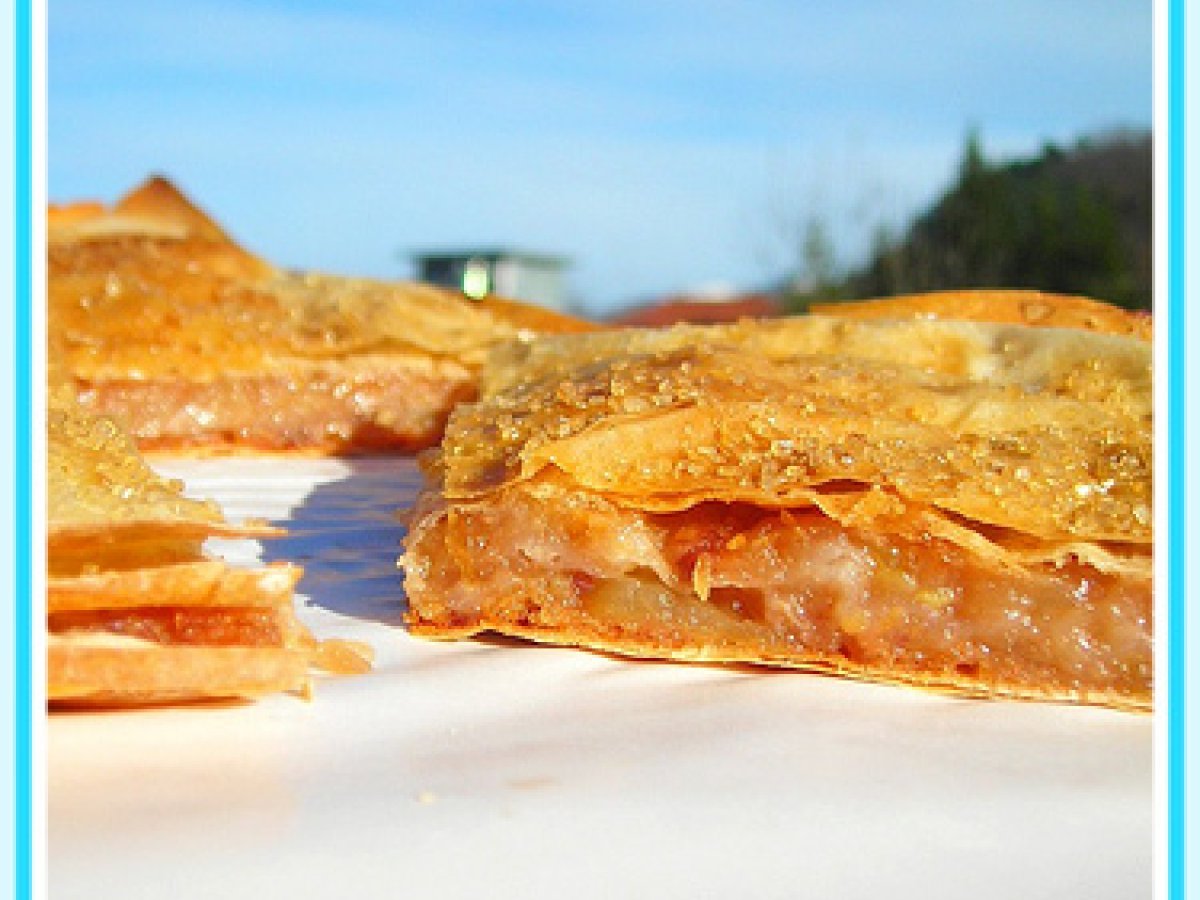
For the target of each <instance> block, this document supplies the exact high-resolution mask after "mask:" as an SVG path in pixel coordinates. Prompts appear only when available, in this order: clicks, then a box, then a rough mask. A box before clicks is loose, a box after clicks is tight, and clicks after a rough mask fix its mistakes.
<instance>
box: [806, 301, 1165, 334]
mask: <svg viewBox="0 0 1200 900" xmlns="http://www.w3.org/2000/svg"><path fill="white" fill-rule="evenodd" d="M809 311H810V312H812V313H814V314H816V315H825V316H839V317H846V318H854V319H907V318H928V319H954V320H958V321H966V322H996V323H1003V324H1010V325H1028V326H1031V327H1036V328H1074V329H1078V330H1082V331H1096V332H1100V333H1102V334H1119V335H1125V336H1128V337H1135V338H1137V339H1139V340H1143V341H1150V340H1151V339H1152V337H1153V320H1152V319H1151V317H1150V315H1149V313H1145V312H1137V311H1131V310H1126V309H1122V308H1120V307H1118V306H1113V305H1112V304H1109V303H1103V302H1101V301H1099V300H1092V299H1091V298H1090V297H1078V296H1073V295H1067V294H1051V293H1045V292H1043V291H1012V290H990V291H989V290H976V291H937V292H933V293H927V294H908V295H904V296H897V297H885V298H881V299H878V300H863V301H856V302H852V303H816V304H813V305H812V306H811V307H810V308H809Z"/></svg>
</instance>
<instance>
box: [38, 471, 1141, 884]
mask: <svg viewBox="0 0 1200 900" xmlns="http://www.w3.org/2000/svg"><path fill="white" fill-rule="evenodd" d="M159 467H160V468H161V469H163V470H164V471H166V472H167V473H168V474H172V475H176V476H178V477H181V478H183V479H184V480H185V482H186V483H187V485H188V488H189V491H190V492H192V493H195V494H197V495H201V496H209V497H213V498H215V499H217V500H218V501H220V502H221V503H223V504H224V506H225V508H226V510H227V512H228V514H229V515H230V516H231V517H233V518H242V517H246V516H260V517H267V518H270V519H272V520H275V521H278V522H281V523H284V524H286V525H287V526H288V527H289V528H290V529H291V532H290V534H289V536H288V537H286V538H284V539H281V540H277V541H272V542H269V543H268V544H267V545H265V546H260V545H258V544H256V543H253V542H223V543H222V544H220V545H218V546H217V549H218V550H219V551H220V552H223V553H225V554H227V555H229V556H230V557H231V558H232V559H234V560H235V561H247V562H249V561H251V560H253V559H255V558H256V557H257V558H265V559H292V560H297V561H299V562H301V563H303V564H304V565H305V567H306V575H305V578H304V580H303V581H302V582H301V586H300V588H301V591H302V592H303V596H302V598H301V602H303V604H304V608H303V610H302V615H303V617H304V618H305V620H306V621H307V622H308V623H309V625H310V626H311V627H312V628H313V629H314V630H315V631H316V632H317V633H318V634H319V635H320V636H322V637H334V636H337V637H351V638H355V639H359V640H365V641H368V642H369V643H371V644H372V645H373V646H374V647H375V650H376V652H377V665H376V668H375V670H374V671H373V672H372V673H371V674H370V675H367V676H362V677H352V678H322V679H321V680H319V682H318V684H317V690H316V696H315V698H314V700H313V701H312V702H310V703H306V702H303V701H301V700H298V699H296V698H294V697H289V696H281V697H272V698H269V699H267V700H265V701H262V702H259V703H256V704H252V705H240V706H236V705H235V706H215V707H203V708H183V709H160V710H147V711H140V712H122V713H72V714H67V715H57V714H56V715H54V716H52V717H51V718H50V721H49V725H48V751H49V760H48V781H49V810H48V812H49V840H48V848H49V877H50V893H51V896H53V897H56V898H73V897H88V898H94V897H121V898H129V900H132V898H255V900H267V898H275V897H281V898H289V900H299V898H309V897H312V898H325V897H330V898H339V897H348V898H373V897H416V898H424V897H429V898H467V897H470V898H476V897H478V898H540V897H568V898H626V897H631V898H640V897H648V898H707V897H712V898H770V897H800V898H804V897H814V898H816V897H820V898H859V897H862V898H866V897H871V898H876V897H888V898H893V900H896V898H922V900H932V898H943V897H944V898H963V897H968V898H993V897H995V898H1025V900H1029V898H1043V897H1044V898H1055V900H1065V898H1084V897H1086V898H1091V900H1096V898H1120V900H1128V898H1140V897H1149V896H1150V894H1151V870H1152V836H1151V831H1152V827H1151V826H1152V818H1153V816H1152V778H1151V760H1152V741H1151V737H1152V720H1151V719H1150V718H1149V717H1146V716H1137V715H1130V714H1123V713H1115V712H1109V711H1105V710H1097V709H1076V708H1070V707H1066V706H1058V705H1050V704H1024V703H986V702H975V701H968V700H957V699H951V698H946V697H940V696H933V695H929V694H925V693H922V692H918V691H914V690H908V689H903V688H893V687H883V686H872V685H864V684H856V683H851V682H847V681H843V680H839V679H835V678H828V677H820V676H809V675H802V674H796V673H787V672H776V671H763V672H756V671H750V670H747V669H737V670H729V669H721V668H710V667H702V666H689V665H682V664H653V663H634V662H625V661H620V660H616V659H612V658H609V657H606V656H601V655H596V654H591V653H586V652H580V651H573V650H565V649H556V648H546V647H532V646H527V645H518V644H516V643H511V642H509V643H504V642H491V643H489V642H462V643H454V644H442V643H429V642H425V641H421V640H418V639H415V638H412V637H410V636H409V635H408V634H407V633H406V632H405V631H404V630H403V628H402V627H401V625H400V621H401V613H402V603H403V598H402V593H401V590H400V579H399V576H398V574H397V572H396V569H395V563H394V561H395V557H396V553H397V547H398V543H399V540H400V537H401V535H402V532H403V528H402V525H401V524H400V522H399V521H398V520H397V519H396V518H395V515H394V514H395V512H396V511H397V510H399V509H402V508H405V507H407V506H408V505H409V504H410V503H411V501H412V498H413V497H414V495H415V492H416V489H417V486H418V484H419V481H420V476H419V474H418V472H417V469H416V466H415V465H414V464H413V463H412V462H411V461H408V460H366V461H352V462H351V461H334V460H323V461H286V462H280V461H277V460H235V461H228V460H221V461H166V462H162V463H160V464H159Z"/></svg>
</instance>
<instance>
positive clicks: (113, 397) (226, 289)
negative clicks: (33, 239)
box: [48, 179, 594, 454]
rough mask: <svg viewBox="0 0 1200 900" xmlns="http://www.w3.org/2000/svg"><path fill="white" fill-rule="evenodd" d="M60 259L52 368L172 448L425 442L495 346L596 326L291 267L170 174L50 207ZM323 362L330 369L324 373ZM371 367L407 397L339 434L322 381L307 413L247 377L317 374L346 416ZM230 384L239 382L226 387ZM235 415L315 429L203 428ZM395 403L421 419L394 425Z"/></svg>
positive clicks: (52, 259)
mask: <svg viewBox="0 0 1200 900" xmlns="http://www.w3.org/2000/svg"><path fill="white" fill-rule="evenodd" d="M48 266H49V267H48V274H49V317H48V325H49V329H48V330H49V340H48V355H49V359H50V363H51V371H52V373H53V374H54V377H56V378H58V379H60V380H63V381H65V382H66V383H68V384H70V385H71V386H72V387H73V388H74V389H75V391H76V393H77V394H78V396H79V397H80V399H81V400H82V402H84V403H85V404H89V405H92V406H93V407H94V408H95V409H96V410H98V411H102V412H105V413H108V414H115V415H117V417H118V418H119V419H121V420H122V421H123V422H124V423H125V424H126V425H127V426H128V427H129V428H130V429H131V430H132V431H133V432H134V434H135V436H137V438H138V440H139V444H140V445H144V446H150V445H153V446H154V448H155V449H158V450H177V451H188V450H190V449H193V448H199V449H201V450H207V451H213V450H214V449H221V448H224V447H227V446H231V447H240V448H242V449H247V448H248V449H250V450H256V449H266V450H268V451H269V452H277V453H284V452H296V453H308V454H311V453H335V452H347V451H350V452H353V451H355V450H359V449H366V450H376V451H377V450H401V451H407V450H411V449H414V448H421V447H425V446H428V445H429V444H431V443H433V442H435V441H436V439H437V438H438V437H440V434H441V429H442V427H443V425H444V422H445V416H446V414H447V413H448V411H449V408H450V407H451V406H452V405H453V404H454V403H457V402H459V401H460V400H462V399H463V398H464V396H473V395H474V393H475V381H474V379H475V374H476V372H477V370H478V368H479V366H480V365H481V364H482V362H483V360H484V358H485V357H486V355H487V353H488V351H489V350H490V349H491V348H492V347H493V346H495V345H497V344H499V343H502V342H504V341H508V340H517V341H528V340H531V339H532V338H533V337H534V336H535V335H536V334H539V333H543V332H569V331H579V330H585V329H589V328H592V327H594V326H591V325H588V324H587V323H585V322H582V321H581V320H578V319H573V318H571V317H568V316H562V315H558V314H556V313H551V312H549V311H545V310H537V309H533V308H530V307H527V306H525V305H523V304H519V303H515V302H512V301H506V300H503V299H500V298H488V299H486V300H485V301H483V302H481V303H472V302H469V301H467V300H466V299H465V298H463V297H462V296H460V295H458V294H455V293H453V292H451V291H447V290H443V289H441V288H436V287H432V286H429V285H422V284H415V283H404V282H383V281H376V280H371V279H361V278H343V277H337V276H332V275H324V274H320V273H313V272H309V273H301V274H297V273H292V272H286V271H283V270H280V269H277V268H276V267H274V266H272V265H270V264H269V263H267V262H266V261H264V260H262V259H260V258H258V257H257V256H254V255H253V254H251V253H248V252H247V251H245V250H244V249H242V248H241V247H239V246H238V245H236V244H235V243H233V242H232V241H231V240H230V239H229V237H228V236H227V235H226V234H225V233H224V232H223V231H222V230H221V228H220V227H219V226H218V225H217V224H216V223H215V222H214V221H213V220H212V219H211V218H209V217H208V216H207V215H206V214H205V213H203V212H202V211H201V210H199V209H198V208H197V207H195V206H194V205H193V204H192V203H191V202H190V201H189V200H188V199H187V198H186V197H184V196H183V195H182V194H181V193H180V192H179V191H178V190H177V189H175V188H174V187H173V186H172V185H170V184H169V183H168V182H166V181H164V180H162V179H152V180H151V181H150V182H148V183H147V184H146V185H143V186H142V187H140V188H138V189H137V190H135V191H133V192H132V193H131V194H130V195H128V196H127V197H125V198H124V199H123V200H121V201H120V202H119V203H117V204H116V205H115V206H114V207H113V208H112V209H111V210H104V209H103V208H101V210H100V211H99V212H97V210H96V208H95V206H94V205H88V204H82V205H76V206H73V207H65V208H58V209H57V210H55V211H52V213H51V216H50V231H49V260H48ZM314 368H318V369H321V370H323V372H324V374H323V375H321V376H320V377H319V378H317V379H314V378H313V377H312V370H313V369H314ZM363 378H372V379H375V380H376V381H378V382H380V383H381V384H383V385H384V388H382V389H381V390H383V392H384V393H387V389H386V386H387V385H390V384H393V383H396V382H404V384H405V390H404V393H403V396H402V397H397V396H394V395H390V394H389V395H388V396H387V397H386V401H387V403H388V404H390V406H389V408H388V409H384V410H374V409H367V410H366V411H364V412H363V413H362V414H361V417H360V418H359V419H356V420H354V421H353V423H352V424H351V425H350V426H349V427H345V426H344V425H342V424H341V423H340V422H339V423H338V424H337V428H339V429H340V430H341V431H343V432H346V435H347V436H345V437H343V438H340V439H338V440H332V441H330V440H325V439H324V437H322V436H321V435H320V433H319V432H320V429H319V428H314V427H312V425H311V422H310V421H309V418H311V417H312V416H313V415H315V416H317V417H319V416H320V415H321V414H322V410H321V409H319V408H317V400H318V397H316V395H315V394H314V396H313V397H311V398H310V401H309V403H308V404H307V405H306V406H305V408H304V410H303V413H304V415H305V416H306V417H308V418H305V419H304V420H302V423H301V424H302V425H303V427H296V423H295V422H294V421H293V419H292V415H293V414H292V411H291V408H290V406H289V404H287V403H284V402H278V401H276V402H274V403H273V405H272V406H271V409H270V412H269V415H264V414H263V410H262V408H261V406H259V405H254V404H253V403H249V402H248V399H247V390H246V389H244V388H239V387H238V384H242V383H246V382H251V383H253V382H255V380H258V381H263V380H268V381H269V380H272V379H282V380H290V381H292V382H297V383H299V382H304V383H305V384H311V383H314V381H318V382H319V383H320V384H323V385H325V388H324V390H325V391H326V393H325V395H324V396H325V399H326V401H327V402H328V404H329V406H328V409H326V410H324V414H326V415H328V416H329V417H330V418H331V419H333V418H335V417H339V416H344V414H345V412H346V409H347V405H346V395H345V393H344V392H343V391H344V390H348V391H350V392H351V396H353V393H354V390H355V385H356V384H357V382H358V381H359V380H360V379H363ZM414 379H415V380H414ZM139 382H142V383H154V384H158V385H166V386H167V388H166V389H167V390H168V391H169V386H170V385H172V384H177V385H179V386H180V391H181V393H186V390H185V389H186V388H207V389H209V391H210V395H211V396H210V397H209V398H208V402H209V403H210V404H211V405H209V406H205V405H203V404H201V405H198V406H197V405H193V406H188V404H187V403H186V402H180V403H178V404H177V405H176V406H175V407H174V408H173V409H172V408H170V407H169V405H167V406H151V407H150V409H149V410H147V408H146V406H145V405H142V404H139V403H138V402H137V398H136V396H134V395H133V393H132V392H131V391H130V389H129V386H130V385H131V384H135V383H139ZM226 382H233V385H232V386H231V387H230V388H229V389H228V390H224V391H223V392H222V390H223V387H224V385H225V383H226ZM214 385H216V387H215V388H214ZM239 403H241V404H242V406H238V405H237V404H239ZM367 405H368V406H370V404H369V403H368V404H367ZM351 409H352V411H353V407H351ZM185 410H186V411H188V412H189V413H190V414H191V421H190V422H189V423H186V427H185V429H184V431H182V432H175V431H173V430H172V429H171V428H170V427H169V426H168V425H167V424H166V420H167V419H170V418H172V417H173V416H176V417H177V416H178V415H179V414H180V413H181V412H182V411H185ZM221 416H226V417H230V416H231V417H233V418H237V417H239V416H241V417H254V418H256V419H257V420H258V421H260V422H262V423H264V424H263V426H262V428H263V429H267V428H269V426H270V425H271V424H272V423H276V424H277V425H278V428H279V429H280V430H281V431H283V432H288V431H290V432H291V433H292V434H293V435H295V434H299V435H301V436H302V437H303V440H302V441H301V442H298V443H297V442H294V441H291V440H290V439H288V438H269V439H265V440H264V439H262V438H260V437H259V436H256V435H253V434H251V435H247V436H245V437H244V438H243V437H242V436H241V435H240V434H239V431H238V430H236V429H235V430H232V431H226V432H224V433H221V432H219V429H216V428H214V434H212V435H205V434H203V433H202V432H203V428H202V427H197V423H198V422H199V423H200V425H201V426H202V425H203V423H205V422H207V421H209V420H210V419H213V418H218V417H221ZM389 417H390V418H393V419H402V420H408V421H409V422H410V423H416V424H413V425H412V430H410V431H408V432H406V431H403V430H400V431H396V432H395V433H394V434H392V432H391V430H390V428H389V426H388V424H387V421H388V419H389ZM314 432H316V434H317V436H315V437H314V436H312V435H313V434H314ZM358 433H361V434H363V435H364V441H363V443H362V444H361V445H360V444H358V443H356V439H355V435H356V434H358ZM143 442H144V444H143ZM264 445H265V446H264Z"/></svg>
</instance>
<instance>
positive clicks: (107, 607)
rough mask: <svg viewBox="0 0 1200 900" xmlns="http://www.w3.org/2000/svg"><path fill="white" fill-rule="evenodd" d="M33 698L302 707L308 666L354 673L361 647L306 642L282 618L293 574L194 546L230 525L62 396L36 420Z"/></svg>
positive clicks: (362, 657)
mask: <svg viewBox="0 0 1200 900" xmlns="http://www.w3.org/2000/svg"><path fill="white" fill-rule="evenodd" d="M47 426H48V428H47V484H46V509H47V513H46V515H47V569H48V571H47V585H48V588H47V596H46V611H47V617H46V627H47V633H48V637H47V644H48V646H47V681H48V684H47V696H48V698H49V700H50V701H51V703H90V704H104V705H128V704H135V703H160V702H174V701H180V700H197V699H206V698H250V697H258V696H261V695H263V694H268V693H273V692H277V691H294V692H299V693H302V694H307V692H308V690H309V682H310V676H309V671H310V667H313V666H316V667H319V668H324V669H328V670H331V671H339V672H354V671H363V670H364V669H365V668H367V666H368V665H369V651H368V650H367V648H365V647H361V646H359V645H356V644H351V643H349V642H344V641H325V642H318V641H316V640H315V639H314V638H313V636H312V635H311V634H310V633H309V632H308V630H307V629H306V628H305V627H304V626H303V625H302V624H301V623H300V622H299V620H298V619H297V618H296V614H295V612H294V610H293V606H292V602H293V596H292V589H293V587H294V586H295V584H296V581H297V579H298V578H299V577H300V569H299V568H297V567H296V566H292V565H288V564H283V563H274V564H270V565H267V566H264V567H262V568H258V569H245V568H235V567H232V566H230V565H228V564H226V563H225V562H222V561H220V560H217V559H213V558H210V557H208V556H207V555H206V554H205V553H204V550H203V548H202V544H203V542H204V540H205V539H206V538H209V537H214V536H220V537H248V538H256V537H269V536H272V535H274V534H277V533H278V531H277V530H276V529H274V528H271V527H268V526H266V525H261V524H247V525H233V524H230V523H229V522H227V521H225V519H224V518H223V516H222V514H221V512H220V510H219V509H218V508H217V507H216V505H214V504H212V503H205V502H200V501H197V500H192V499H189V498H187V497H185V496H183V494H182V493H181V487H180V485H179V484H178V482H174V481H168V480H166V479H163V478H161V477H159V476H158V475H156V474H155V473H154V472H152V471H151V470H150V469H149V468H148V467H147V466H146V465H145V463H144V462H143V461H142V459H141V458H140V457H139V456H138V454H137V452H136V450H135V448H134V446H133V444H132V442H131V441H130V439H129V438H128V436H127V435H126V434H124V433H123V432H122V431H121V430H120V429H119V428H118V427H117V426H116V425H115V424H114V423H113V422H112V421H111V420H108V419H102V418H96V417H93V416H90V415H88V414H86V413H84V412H83V411H82V410H80V409H79V408H78V407H77V406H76V405H75V404H74V402H73V401H72V400H71V399H70V398H69V397H67V396H66V395H65V394H64V393H63V392H57V393H54V394H52V399H51V402H50V407H49V409H48V412H47Z"/></svg>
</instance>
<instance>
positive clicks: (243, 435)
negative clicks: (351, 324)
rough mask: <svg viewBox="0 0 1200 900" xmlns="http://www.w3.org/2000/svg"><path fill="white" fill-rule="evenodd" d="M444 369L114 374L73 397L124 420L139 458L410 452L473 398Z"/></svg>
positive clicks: (465, 383)
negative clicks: (191, 376)
mask: <svg viewBox="0 0 1200 900" xmlns="http://www.w3.org/2000/svg"><path fill="white" fill-rule="evenodd" d="M444 369H445V370H444V371H443V370H439V369H437V368H436V367H435V368H431V369H430V371H428V372H425V371H421V370H419V369H417V368H409V367H406V366H402V365H393V366H389V365H386V364H379V365H375V366H371V365H365V364H364V365H361V366H358V367H356V368H355V369H354V370H353V371H351V370H350V369H348V368H340V367H338V366H336V365H330V366H320V365H318V366H313V367H311V368H306V369H305V370H304V371H303V375H302V376H301V375H295V374H254V375H249V374H248V375H223V376H220V377H218V378H214V379H212V380H201V381H185V380H183V379H172V378H167V379H154V378H150V379H144V380H143V379H132V378H129V379H116V378H114V379H103V380H96V381H85V382H82V383H80V385H79V398H80V403H81V405H83V406H84V407H85V408H87V409H89V410H91V411H92V412H94V413H97V414H100V415H106V416H111V417H113V418H115V419H117V420H119V421H121V422H122V423H124V424H125V425H126V426H127V427H128V428H129V430H130V431H131V432H132V434H133V435H134V437H135V438H136V439H137V441H138V446H139V447H140V448H141V449H142V450H143V451H146V452H163V451H168V452H169V451H173V450H180V449H189V448H200V449H203V448H212V449H215V450H221V451H222V452H228V451H229V450H230V449H237V448H241V449H254V450H257V451H265V452H287V451H294V450H301V451H311V452H316V453H329V454H336V453H350V452H378V451H412V450H416V449H421V448H423V447H426V446H428V445H429V444H430V443H431V442H433V441H435V440H436V439H437V438H438V436H440V435H441V433H442V431H443V429H444V428H445V423H446V416H447V415H448V413H449V410H450V409H451V407H453V406H454V404H456V403H459V402H462V401H465V400H469V399H471V398H472V397H473V396H474V394H475V388H474V383H473V381H472V379H471V377H470V375H469V373H467V372H466V370H462V369H459V368H458V367H453V366H446V367H444Z"/></svg>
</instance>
